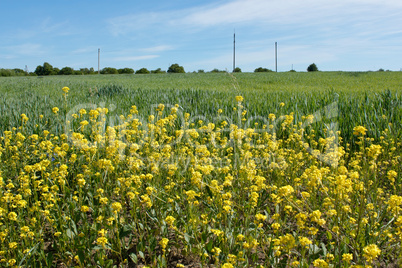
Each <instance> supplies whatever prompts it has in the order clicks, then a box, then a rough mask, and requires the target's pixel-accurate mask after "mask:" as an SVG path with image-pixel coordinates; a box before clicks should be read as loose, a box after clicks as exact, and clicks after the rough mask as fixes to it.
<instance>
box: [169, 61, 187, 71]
mask: <svg viewBox="0 0 402 268" xmlns="http://www.w3.org/2000/svg"><path fill="white" fill-rule="evenodd" d="M167 72H168V73H185V71H184V68H183V66H180V65H179V64H177V63H175V64H172V65H170V67H169V69H168V70H167Z"/></svg>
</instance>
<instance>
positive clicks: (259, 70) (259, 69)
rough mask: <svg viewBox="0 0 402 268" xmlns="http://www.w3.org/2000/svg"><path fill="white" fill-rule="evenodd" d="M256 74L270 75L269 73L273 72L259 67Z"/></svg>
mask: <svg viewBox="0 0 402 268" xmlns="http://www.w3.org/2000/svg"><path fill="white" fill-rule="evenodd" d="M254 72H255V73H268V72H272V70H270V69H267V68H262V67H258V68H257V69H255V70H254Z"/></svg>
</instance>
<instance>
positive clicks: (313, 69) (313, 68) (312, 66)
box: [307, 63, 318, 72]
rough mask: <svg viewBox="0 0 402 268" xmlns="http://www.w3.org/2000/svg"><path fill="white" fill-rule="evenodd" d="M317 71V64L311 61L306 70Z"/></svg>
mask: <svg viewBox="0 0 402 268" xmlns="http://www.w3.org/2000/svg"><path fill="white" fill-rule="evenodd" d="M317 71H318V68H317V65H315V63H312V64H310V65H309V66H308V67H307V72H317Z"/></svg>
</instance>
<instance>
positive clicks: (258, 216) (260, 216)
mask: <svg viewBox="0 0 402 268" xmlns="http://www.w3.org/2000/svg"><path fill="white" fill-rule="evenodd" d="M255 219H256V220H257V221H265V220H266V219H267V216H266V215H262V214H260V213H257V215H255Z"/></svg>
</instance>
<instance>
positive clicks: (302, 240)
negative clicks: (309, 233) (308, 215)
mask: <svg viewBox="0 0 402 268" xmlns="http://www.w3.org/2000/svg"><path fill="white" fill-rule="evenodd" d="M299 242H300V245H301V246H302V247H306V248H308V245H311V244H312V243H313V242H312V241H311V240H310V239H308V238H307V237H301V238H300V239H299Z"/></svg>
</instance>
